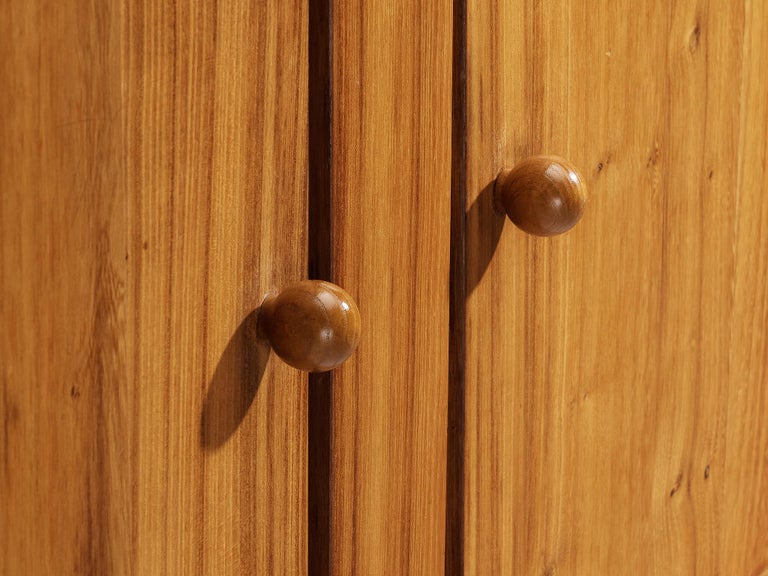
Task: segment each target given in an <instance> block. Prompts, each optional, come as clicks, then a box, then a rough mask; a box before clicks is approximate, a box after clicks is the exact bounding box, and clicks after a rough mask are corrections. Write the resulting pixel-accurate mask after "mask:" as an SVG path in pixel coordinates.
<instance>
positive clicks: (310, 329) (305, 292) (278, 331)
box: [259, 280, 360, 372]
mask: <svg viewBox="0 0 768 576" xmlns="http://www.w3.org/2000/svg"><path fill="white" fill-rule="evenodd" d="M259 326H260V327H261V330H262V331H263V333H264V336H265V337H266V338H267V340H268V341H269V343H270V345H271V347H272V349H273V350H274V351H275V353H276V354H277V355H278V356H280V358H282V359H283V360H284V361H285V362H287V363H288V364H290V365H291V366H293V367H294V368H298V369H299V370H307V371H308V372H326V371H328V370H332V369H333V368H336V367H337V366H339V365H340V364H341V363H342V362H344V361H345V360H346V359H347V358H349V356H350V354H352V352H354V351H355V348H357V344H358V342H359V341H360V311H359V310H358V309H357V304H355V301H354V300H353V299H352V297H351V296H350V295H349V294H348V293H347V292H346V291H345V290H343V289H342V288H341V287H339V286H336V285H335V284H331V283H330V282H324V281H322V280H304V281H302V282H297V283H295V284H291V285H290V286H288V287H287V288H285V289H283V290H280V291H279V292H278V293H272V294H269V295H268V296H267V297H266V298H265V299H264V302H263V304H262V305H261V308H260V311H259Z"/></svg>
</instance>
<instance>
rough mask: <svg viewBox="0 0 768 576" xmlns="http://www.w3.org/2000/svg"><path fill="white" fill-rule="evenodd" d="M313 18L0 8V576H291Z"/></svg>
mask: <svg viewBox="0 0 768 576" xmlns="http://www.w3.org/2000/svg"><path fill="white" fill-rule="evenodd" d="M306 20H307V6H306V2H304V1H301V0H298V1H295V2H294V1H291V2H283V1H271V0H270V1H268V2H262V1H258V0H252V1H251V0H248V1H245V2H241V1H234V0H219V1H218V2H213V1H205V2H180V1H179V2H174V1H167V2H152V1H132V0H131V1H127V0H126V1H124V2H96V3H94V2H88V1H85V0H63V1H58V0H57V1H55V2H53V1H51V2H49V1H45V0H31V1H17V2H4V3H3V5H2V7H1V8H0V31H1V32H2V33H1V34H0V38H2V39H1V40H0V68H2V70H3V73H2V75H1V76H0V110H2V113H3V117H4V120H3V122H2V123H0V141H2V143H3V144H2V146H3V151H2V154H0V200H1V203H0V221H1V222H2V229H1V231H0V234H1V235H2V244H1V245H2V249H1V250H2V251H1V252H0V264H1V266H2V268H1V270H2V271H1V272H0V273H1V274H2V277H1V279H0V285H1V286H2V297H1V298H0V318H1V319H2V325H3V330H2V335H1V336H0V377H2V383H1V388H2V396H0V419H2V423H3V425H2V426H0V439H2V441H0V470H1V472H0V572H2V573H3V574H74V573H78V574H194V573H209V574H236V573H243V574H278V573H284V574H303V573H305V572H306V549H307V542H306V470H305V462H306V441H307V432H306V411H307V400H306V376H305V375H303V374H302V373H300V372H298V371H296V370H293V369H291V368H288V367H287V366H286V365H284V364H282V363H281V362H279V361H276V359H275V358H274V357H269V356H268V355H267V354H266V353H265V351H264V350H262V349H259V348H257V347H254V346H252V341H251V340H252V337H251V335H250V320H249V314H250V313H251V311H252V310H253V309H254V308H255V307H257V306H258V305H259V302H260V298H261V296H262V295H263V294H264V292H265V291H267V290H268V289H270V288H272V287H274V286H275V285H279V284H283V283H285V282H289V281H293V280H297V279H300V278H301V277H303V276H305V274H306V266H307V261H306V253H305V252H306V248H305V247H306V244H307V238H306V229H307V227H306V167H307V160H306V130H307V129H306V122H307V121H306V118H307V88H306V85H307V24H306Z"/></svg>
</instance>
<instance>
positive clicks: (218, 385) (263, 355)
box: [200, 309, 270, 451]
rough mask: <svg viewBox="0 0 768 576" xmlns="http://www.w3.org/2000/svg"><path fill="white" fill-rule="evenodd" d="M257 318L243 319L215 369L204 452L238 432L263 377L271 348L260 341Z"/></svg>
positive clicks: (204, 417) (205, 414)
mask: <svg viewBox="0 0 768 576" xmlns="http://www.w3.org/2000/svg"><path fill="white" fill-rule="evenodd" d="M258 316H259V310H258V309H256V310H254V311H253V312H251V313H250V314H249V315H248V316H246V317H245V318H244V319H243V321H242V322H241V323H240V325H239V326H238V327H237V330H235V333H234V334H233V335H232V337H231V338H230V339H229V342H228V343H227V347H226V348H225V349H224V352H223V353H222V355H221V358H220V359H219V363H218V364H217V366H216V371H215V372H214V374H213V378H212V379H211V382H210V384H209V386H208V393H207V394H206V397H205V401H204V402H203V410H202V413H201V414H200V447H201V448H203V449H204V450H208V451H212V450H216V449H217V448H219V447H221V446H222V445H223V444H224V443H225V442H226V441H227V440H229V438H230V437H231V436H232V435H233V434H234V433H235V431H236V430H237V428H238V426H240V423H241V422H242V421H243V418H245V415H246V413H247V412H248V408H250V406H251V403H252V402H253V399H254V397H255V396H256V392H257V391H258V389H259V385H260V384H261V380H262V378H263V377H264V371H265V369H266V367H267V361H268V360H269V352H270V347H269V342H268V341H267V340H265V339H263V338H259V334H258Z"/></svg>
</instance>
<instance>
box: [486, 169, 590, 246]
mask: <svg viewBox="0 0 768 576" xmlns="http://www.w3.org/2000/svg"><path fill="white" fill-rule="evenodd" d="M494 202H495V203H496V205H497V206H498V207H499V208H501V209H502V210H504V212H505V213H506V214H507V216H509V219H510V220H512V222H514V223H515V226H517V227H518V228H520V229H521V230H523V231H525V232H528V233H529V234H535V235H536V236H555V235H557V234H562V233H563V232H567V231H568V230H570V229H571V228H573V227H574V226H575V225H576V223H577V222H578V221H579V220H580V219H581V216H582V214H583V213H584V207H585V205H586V203H587V186H586V184H585V183H584V178H583V177H582V176H581V174H579V172H578V170H577V169H576V167H575V166H573V165H572V164H571V163H570V162H568V161H567V160H564V159H563V158H558V157H556V156H532V157H530V158H526V159H525V160H522V161H520V162H518V163H517V164H516V165H515V167H514V168H512V169H511V170H502V171H501V173H499V175H498V176H497V177H496V181H495V184H494Z"/></svg>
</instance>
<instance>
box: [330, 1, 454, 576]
mask: <svg viewBox="0 0 768 576" xmlns="http://www.w3.org/2000/svg"><path fill="white" fill-rule="evenodd" d="M332 10H333V17H332V29H331V31H332V35H331V42H332V46H331V51H332V55H333V65H332V86H333V102H332V136H333V152H332V158H331V174H332V180H331V183H332V188H331V194H332V207H333V208H332V226H331V229H332V240H333V242H332V258H333V278H334V281H336V282H337V283H338V284H340V285H342V286H343V287H344V288H346V289H347V290H349V291H350V292H351V294H352V295H353V296H354V297H355V299H356V301H357V303H358V305H359V307H360V312H361V315H362V339H361V342H360V345H359V348H358V351H357V352H356V354H355V355H354V356H353V357H352V358H351V359H350V360H349V361H347V362H346V363H345V364H343V365H342V366H341V367H340V368H339V370H338V372H337V373H336V374H335V376H334V382H333V388H332V416H333V421H332V431H331V436H332V442H331V447H332V451H331V454H332V461H331V467H330V473H331V485H330V490H331V492H330V494H331V510H330V514H331V533H330V555H331V557H330V562H331V567H332V573H333V574H339V575H340V574H410V573H412V574H438V573H440V572H441V571H442V570H443V562H444V560H443V550H444V523H445V446H446V444H445V442H446V433H445V430H446V423H447V422H446V417H447V393H448V385H447V374H448V289H449V283H448V274H449V242H450V212H449V211H450V161H451V132H450V127H451V91H450V83H451V61H450V47H451V3H450V2H445V1H443V2H425V3H420V2H412V1H410V0H405V1H402V2H395V3H392V2H389V1H374V2H370V1H366V2H362V1H357V0H353V1H340V2H334V3H333V4H332Z"/></svg>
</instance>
